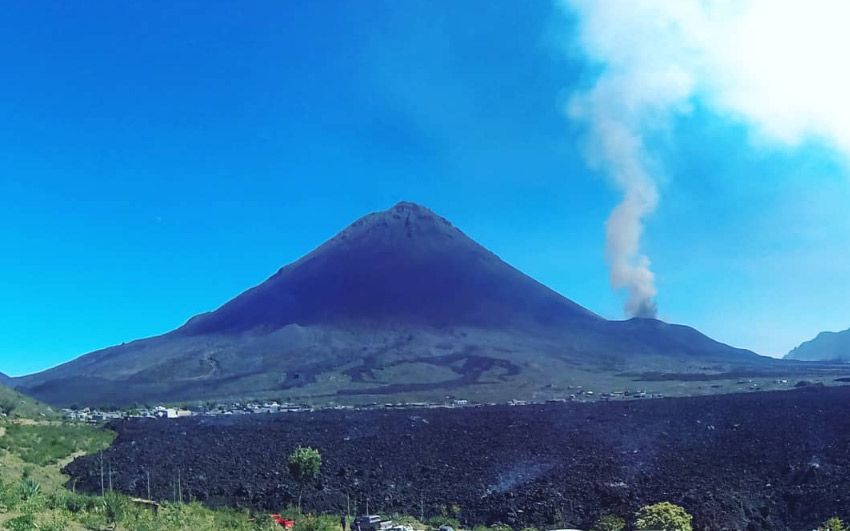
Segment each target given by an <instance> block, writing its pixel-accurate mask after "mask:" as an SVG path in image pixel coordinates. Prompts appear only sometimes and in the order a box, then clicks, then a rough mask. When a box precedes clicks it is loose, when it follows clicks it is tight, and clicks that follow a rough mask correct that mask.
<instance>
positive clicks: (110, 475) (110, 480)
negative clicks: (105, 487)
mask: <svg viewBox="0 0 850 531" xmlns="http://www.w3.org/2000/svg"><path fill="white" fill-rule="evenodd" d="M109 492H112V461H110V462H109Z"/></svg>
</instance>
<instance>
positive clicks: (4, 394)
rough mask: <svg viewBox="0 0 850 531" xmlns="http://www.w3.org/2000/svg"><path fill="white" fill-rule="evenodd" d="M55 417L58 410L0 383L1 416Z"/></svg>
mask: <svg viewBox="0 0 850 531" xmlns="http://www.w3.org/2000/svg"><path fill="white" fill-rule="evenodd" d="M3 416H6V417H19V418H32V419H37V418H53V417H56V416H57V414H56V411H55V410H53V409H52V408H51V407H50V406H47V405H45V404H42V403H41V402H38V401H36V400H35V399H32V398H30V397H28V396H25V395H22V394H21V393H19V392H17V391H15V390H14V389H10V388H8V387H5V386H2V385H0V417H3Z"/></svg>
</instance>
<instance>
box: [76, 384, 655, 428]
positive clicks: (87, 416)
mask: <svg viewBox="0 0 850 531" xmlns="http://www.w3.org/2000/svg"><path fill="white" fill-rule="evenodd" d="M570 390H571V393H570V394H569V395H567V396H565V397H558V398H547V399H545V400H510V401H508V402H505V403H497V402H486V403H485V402H477V401H473V400H468V399H464V398H456V397H452V396H447V397H446V399H445V400H444V401H441V402H388V403H377V402H373V403H368V404H361V405H343V404H325V405H314V404H296V403H289V402H282V401H276V400H270V401H254V400H248V401H244V402H243V401H238V400H237V401H228V402H205V403H198V404H178V405H156V406H148V405H146V406H133V407H126V408H110V407H83V408H78V407H71V408H65V409H62V410H61V413H62V415H63V417H64V418H65V419H67V420H71V421H74V422H87V423H101V422H109V421H114V420H122V419H131V418H149V419H179V418H185V417H198V416H207V417H216V416H222V415H259V414H272V413H301V412H313V411H324V410H349V411H368V410H376V409H446V408H448V409H453V408H480V407H492V406H499V405H507V406H529V405H542V404H566V403H570V402H591V401H609V400H634V399H643V398H663V397H664V395H663V394H661V393H650V392H647V391H646V390H624V391H613V392H609V393H599V394H598V395H597V394H595V393H594V392H593V391H591V390H587V389H584V388H583V387H582V386H576V387H575V388H570Z"/></svg>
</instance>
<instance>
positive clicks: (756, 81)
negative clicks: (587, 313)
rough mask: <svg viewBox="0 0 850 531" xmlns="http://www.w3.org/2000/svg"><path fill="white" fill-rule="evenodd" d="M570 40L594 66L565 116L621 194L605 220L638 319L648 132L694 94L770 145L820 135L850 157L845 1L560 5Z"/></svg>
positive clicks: (652, 164)
mask: <svg viewBox="0 0 850 531" xmlns="http://www.w3.org/2000/svg"><path fill="white" fill-rule="evenodd" d="M561 5H562V7H563V8H564V9H566V10H568V11H569V12H571V13H574V14H576V15H577V17H578V23H579V25H578V30H579V33H578V43H579V45H580V48H581V50H582V52H583V53H584V54H585V55H586V56H587V58H588V59H589V60H590V61H591V62H592V63H594V68H597V67H598V68H599V74H598V76H597V77H596V79H595V82H594V84H593V85H592V86H591V87H590V88H588V89H587V90H585V91H582V92H579V93H576V94H575V95H574V97H573V99H572V101H571V104H570V110H569V114H570V116H571V117H572V118H573V119H575V120H577V121H579V122H580V123H582V124H584V125H585V126H586V131H587V135H588V154H589V159H590V161H591V163H593V164H594V165H596V166H598V167H599V168H601V169H603V170H605V171H606V172H607V173H609V174H610V175H611V177H612V180H613V182H614V183H615V184H616V185H617V186H618V187H619V188H621V189H622V191H623V193H624V199H623V201H622V203H620V205H618V206H617V208H616V209H615V210H614V212H613V213H612V215H611V217H610V218H609V220H608V224H607V236H608V241H607V246H606V250H607V254H608V258H609V261H610V263H611V267H612V270H611V280H612V284H613V286H614V287H615V288H626V289H627V290H628V291H629V300H628V302H627V304H626V311H627V312H628V313H629V314H631V315H645V314H647V313H650V312H647V311H645V310H646V309H647V308H651V306H652V299H653V297H654V295H655V287H654V283H653V276H652V272H651V270H650V269H649V260H648V259H647V258H646V257H645V256H643V255H641V253H640V236H641V232H642V230H643V219H644V217H645V216H647V215H649V214H650V213H651V212H652V211H653V209H654V208H655V205H656V203H657V200H658V192H657V188H656V184H655V183H656V181H657V178H658V173H659V171H660V166H661V165H660V164H659V161H657V160H655V158H654V157H653V154H652V153H649V152H648V150H647V146H646V142H645V140H646V137H647V134H648V133H650V132H651V131H653V130H656V129H658V128H663V127H665V126H666V125H667V124H668V123H669V121H670V119H671V118H672V117H674V116H675V115H677V114H682V113H687V112H688V111H689V109H690V107H691V104H692V103H693V102H694V101H695V100H697V99H699V101H700V102H701V103H702V104H704V105H705V106H706V107H707V108H709V109H712V110H713V111H714V112H716V113H718V114H723V115H727V116H730V117H732V118H733V119H735V120H738V121H741V122H743V123H745V124H746V125H747V126H748V127H749V128H750V130H751V131H752V132H753V137H754V139H756V140H757V141H758V142H760V143H765V144H768V145H771V144H775V145H779V146H788V147H794V146H797V145H799V144H800V143H802V142H804V141H807V140H816V141H822V142H824V143H826V144H827V145H829V146H831V147H832V148H834V149H836V150H838V151H840V152H841V153H843V154H844V155H845V157H847V159H848V160H850V101H848V98H850V96H849V95H850V68H848V66H847V63H848V58H847V53H848V51H850V31H848V29H847V24H848V22H850V2H847V1H846V0H809V1H806V2H802V1H799V0H716V1H707V0H644V1H636V0H608V1H604V0H564V1H563V2H562V4H561Z"/></svg>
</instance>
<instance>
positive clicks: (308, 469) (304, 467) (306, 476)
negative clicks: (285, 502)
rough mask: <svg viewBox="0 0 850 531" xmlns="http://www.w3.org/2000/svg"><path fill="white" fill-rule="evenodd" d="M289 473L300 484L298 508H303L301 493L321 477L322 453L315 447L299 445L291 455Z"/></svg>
mask: <svg viewBox="0 0 850 531" xmlns="http://www.w3.org/2000/svg"><path fill="white" fill-rule="evenodd" d="M287 464H288V466H289V474H290V475H291V476H292V479H294V480H295V481H296V482H297V483H298V485H299V489H298V510H299V511H300V510H301V493H302V492H303V491H304V487H306V486H307V485H309V484H310V483H312V482H314V481H316V480H317V479H318V478H319V471H320V470H321V469H322V455H321V454H320V453H319V451H318V450H316V449H315V448H304V447H301V446H299V447H298V448H296V449H295V451H293V452H292V453H291V454H290V455H289V462H288V463H287Z"/></svg>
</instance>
